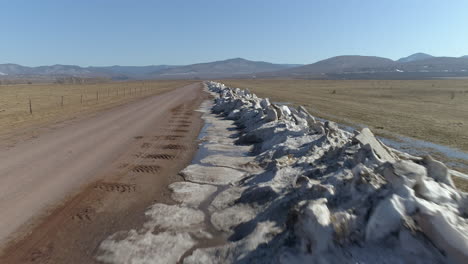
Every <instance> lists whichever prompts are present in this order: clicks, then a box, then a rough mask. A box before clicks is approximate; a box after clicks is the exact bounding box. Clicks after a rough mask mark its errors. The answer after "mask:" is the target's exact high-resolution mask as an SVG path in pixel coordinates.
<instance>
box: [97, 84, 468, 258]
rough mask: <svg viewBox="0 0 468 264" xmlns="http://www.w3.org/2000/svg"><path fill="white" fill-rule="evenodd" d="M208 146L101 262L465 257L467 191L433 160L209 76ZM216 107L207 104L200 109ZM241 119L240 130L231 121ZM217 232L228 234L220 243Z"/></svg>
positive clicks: (114, 240)
mask: <svg viewBox="0 0 468 264" xmlns="http://www.w3.org/2000/svg"><path fill="white" fill-rule="evenodd" d="M206 88H207V90H209V91H210V92H211V93H212V94H213V95H214V96H215V99H214V102H211V103H210V102H205V103H204V104H203V107H202V109H205V113H204V115H203V119H204V120H205V122H206V124H209V126H207V127H206V128H205V131H204V138H203V142H204V143H203V144H202V145H201V146H200V151H199V153H203V155H202V157H198V159H197V162H196V163H195V164H192V165H189V166H188V167H187V168H186V169H184V170H183V171H182V172H181V174H182V175H183V176H184V179H185V180H186V182H180V183H174V184H171V185H170V186H169V188H170V190H171V191H172V192H173V194H172V197H173V199H174V200H175V201H177V202H179V203H180V204H179V205H162V204H156V205H154V206H152V207H151V208H149V209H148V211H147V216H148V218H149V219H148V222H147V223H146V224H145V225H144V226H143V227H142V229H141V230H138V231H135V230H132V231H129V232H119V233H117V234H115V235H113V236H111V237H109V238H108V239H106V240H105V241H104V242H103V243H102V244H101V246H100V253H99V254H98V257H97V258H98V259H99V260H101V261H104V262H108V263H176V262H183V263H285V264H286V263H466V260H467V259H468V235H467V234H468V220H467V216H468V195H467V194H466V193H463V192H460V191H459V190H457V189H455V187H454V185H453V181H452V179H451V177H452V175H455V174H456V176H460V175H462V176H466V175H463V174H461V173H458V172H453V171H451V170H448V169H447V167H446V166H445V165H444V164H443V163H441V162H439V161H436V160H434V159H433V158H432V157H428V156H427V157H416V156H412V155H408V154H406V153H402V152H400V151H396V150H394V149H392V148H390V147H388V146H385V145H384V144H383V143H382V142H380V141H379V140H378V139H376V138H375V136H374V135H373V134H372V132H371V131H370V130H369V129H363V130H361V131H355V132H353V133H350V132H347V131H344V130H342V129H340V128H338V126H337V125H336V124H334V123H332V122H323V121H319V120H317V119H316V118H314V117H313V116H312V115H310V114H309V113H308V112H307V111H306V110H305V109H304V108H302V107H299V108H297V109H296V108H293V107H291V106H287V105H280V104H275V103H271V102H270V101H269V100H268V99H262V98H258V97H257V96H256V95H255V94H253V93H251V92H249V91H248V90H241V89H237V88H236V89H233V88H229V87H226V86H224V85H223V84H220V83H215V82H207V83H206ZM209 108H211V110H212V111H207V110H208V109H209ZM236 128H237V129H236ZM216 236H221V237H225V239H224V240H221V242H220V241H218V240H216V241H218V242H217V243H206V242H207V241H208V242H213V241H215V240H214V239H215V238H216Z"/></svg>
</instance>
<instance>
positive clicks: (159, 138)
mask: <svg viewBox="0 0 468 264" xmlns="http://www.w3.org/2000/svg"><path fill="white" fill-rule="evenodd" d="M183 137H184V136H182V135H166V136H154V137H153V140H177V139H178V138H183Z"/></svg>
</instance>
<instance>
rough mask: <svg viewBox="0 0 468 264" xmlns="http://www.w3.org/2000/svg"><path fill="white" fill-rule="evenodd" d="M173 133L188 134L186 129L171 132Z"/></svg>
mask: <svg viewBox="0 0 468 264" xmlns="http://www.w3.org/2000/svg"><path fill="white" fill-rule="evenodd" d="M172 132H174V133H188V132H189V131H188V130H187V129H174V130H172Z"/></svg>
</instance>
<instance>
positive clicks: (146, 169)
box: [132, 165, 161, 173]
mask: <svg viewBox="0 0 468 264" xmlns="http://www.w3.org/2000/svg"><path fill="white" fill-rule="evenodd" d="M160 170H161V167H160V166H158V165H136V166H135V167H133V169H132V171H133V172H139V173H156V172H158V171H160Z"/></svg>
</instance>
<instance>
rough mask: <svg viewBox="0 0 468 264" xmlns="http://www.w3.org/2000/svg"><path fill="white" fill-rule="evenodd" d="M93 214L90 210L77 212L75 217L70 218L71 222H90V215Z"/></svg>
mask: <svg viewBox="0 0 468 264" xmlns="http://www.w3.org/2000/svg"><path fill="white" fill-rule="evenodd" d="M94 213H95V211H94V210H93V209H91V208H85V209H82V210H80V211H79V212H77V213H76V214H75V215H73V216H72V220H76V221H80V222H83V221H87V222H90V221H92V220H93V219H92V215H93V214H94Z"/></svg>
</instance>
